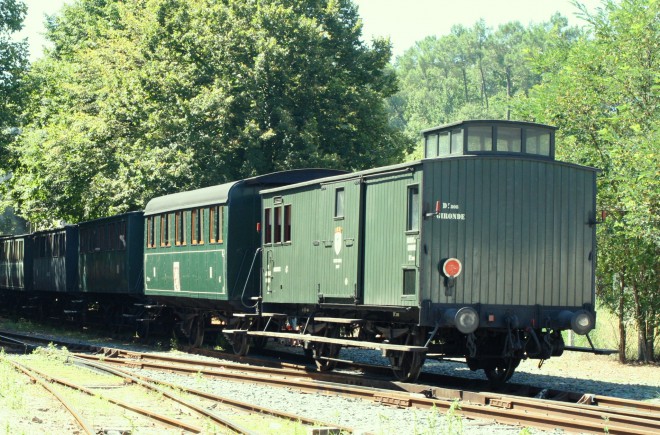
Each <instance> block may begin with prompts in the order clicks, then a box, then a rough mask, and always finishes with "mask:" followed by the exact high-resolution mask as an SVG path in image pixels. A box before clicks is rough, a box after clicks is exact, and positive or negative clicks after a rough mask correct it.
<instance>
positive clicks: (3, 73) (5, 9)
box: [0, 0, 27, 175]
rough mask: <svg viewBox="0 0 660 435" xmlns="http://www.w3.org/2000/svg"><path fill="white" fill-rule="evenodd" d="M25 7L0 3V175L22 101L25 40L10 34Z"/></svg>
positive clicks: (13, 1)
mask: <svg viewBox="0 0 660 435" xmlns="http://www.w3.org/2000/svg"><path fill="white" fill-rule="evenodd" d="M26 11H27V8H26V6H25V4H24V3H23V2H21V1H20V0H3V1H1V2H0V175H2V172H3V171H2V170H3V169H5V168H3V165H2V161H3V160H4V159H5V158H6V147H7V146H8V145H9V144H10V143H11V142H12V140H13V139H14V137H15V136H16V134H17V127H18V123H19V116H20V113H21V106H22V104H23V96H24V86H23V85H24V84H23V75H24V74H25V72H26V70H27V42H25V41H21V42H14V41H12V40H11V34H12V33H14V32H18V31H19V30H21V28H22V27H23V19H24V18H25V13H26Z"/></svg>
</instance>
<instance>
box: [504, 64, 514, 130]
mask: <svg viewBox="0 0 660 435" xmlns="http://www.w3.org/2000/svg"><path fill="white" fill-rule="evenodd" d="M505 71H506V119H507V120H510V119H511V88H512V87H513V84H512V83H511V68H510V67H508V66H507V67H506V70H505Z"/></svg>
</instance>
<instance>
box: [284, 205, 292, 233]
mask: <svg viewBox="0 0 660 435" xmlns="http://www.w3.org/2000/svg"><path fill="white" fill-rule="evenodd" d="M290 241H291V204H289V205H285V206H284V242H290Z"/></svg>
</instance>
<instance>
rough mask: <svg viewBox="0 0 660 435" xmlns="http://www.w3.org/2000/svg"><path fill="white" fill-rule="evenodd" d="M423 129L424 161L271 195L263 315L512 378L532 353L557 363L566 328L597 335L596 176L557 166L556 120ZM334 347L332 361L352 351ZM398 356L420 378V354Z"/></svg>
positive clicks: (407, 374)
mask: <svg viewBox="0 0 660 435" xmlns="http://www.w3.org/2000/svg"><path fill="white" fill-rule="evenodd" d="M423 134H424V138H425V159H423V160H421V161H416V162H410V163H406V164H401V165H396V166H390V167H385V168H378V169H373V170H367V171H362V172H356V173H352V174H346V175H340V176H335V177H330V178H325V179H321V180H314V181H310V182H307V183H301V184H297V185H291V186H284V187H281V188H275V189H268V190H264V191H262V197H263V215H262V222H263V223H264V231H263V258H264V260H263V261H264V263H263V275H262V280H263V284H262V286H263V293H262V297H263V310H264V311H270V312H287V313H295V314H296V315H297V316H301V317H303V320H305V319H307V320H305V321H306V322H307V325H306V328H307V327H309V328H310V329H309V331H308V332H312V333H315V332H316V331H315V330H314V329H313V324H314V323H315V322H314V320H315V319H318V318H322V319H323V320H322V321H321V322H319V323H322V324H332V323H333V322H334V323H336V324H346V323H347V322H348V323H353V326H355V327H358V326H359V327H360V329H361V331H360V332H361V334H362V336H365V337H367V336H371V337H372V339H373V340H377V339H380V340H384V341H385V342H387V343H390V344H391V343H395V344H396V343H398V344H406V345H411V346H424V349H426V350H427V351H428V352H429V353H434V354H439V355H441V356H443V357H444V356H459V357H466V358H467V361H468V364H469V365H470V368H472V369H474V370H476V369H484V370H485V372H486V374H487V375H488V377H489V378H491V379H493V380H496V381H505V380H507V379H508V378H509V377H510V376H511V374H512V373H513V370H514V369H515V367H516V366H517V364H518V363H519V361H520V360H521V359H524V358H539V359H546V358H549V357H550V356H556V355H560V354H561V353H562V352H563V350H564V343H563V339H562V337H561V334H560V333H559V332H560V331H562V330H569V329H572V330H573V331H575V332H577V333H580V334H585V333H588V332H589V331H590V330H591V329H592V328H593V327H594V324H595V311H594V300H595V296H594V288H595V279H594V274H595V260H596V257H595V255H596V245H595V224H596V223H597V222H596V201H595V199H596V182H595V177H596V170H594V169H593V168H588V167H583V166H578V165H574V164H568V163H563V162H558V161H555V159H554V134H555V129H554V127H550V126H545V125H540V124H534V123H526V122H512V121H464V122H460V123H456V124H451V125H446V126H441V127H436V128H433V129H430V130H426V131H424V132H423ZM310 321H311V322H310ZM310 325H311V326H310ZM325 327H326V331H327V329H328V328H327V325H326V326H325ZM333 329H335V330H336V329H337V328H333ZM319 331H323V326H321V327H320V328H319ZM321 333H322V334H326V337H328V333H327V332H321ZM335 334H336V332H335ZM333 336H336V335H333ZM326 342H328V343H330V344H328V345H326V346H325V349H326V351H325V353H324V352H320V353H319V355H320V356H321V357H327V358H326V359H330V360H331V359H332V357H333V356H334V355H336V351H337V346H338V345H340V344H341V343H340V342H338V341H332V340H329V341H328V340H326ZM328 346H330V347H328ZM332 346H335V348H334V350H332V349H330V348H331V347H332ZM322 347H323V345H317V346H316V349H321V348H322ZM328 349H330V350H328ZM383 349H385V348H383ZM410 349H411V350H419V348H412V347H411V348H410ZM393 354H394V355H395V356H394V357H393V359H392V365H393V367H394V368H395V373H397V375H398V376H400V377H401V378H402V379H412V378H414V377H416V375H417V374H418V373H419V368H420V367H421V364H422V363H423V358H420V357H419V352H418V353H415V352H403V353H402V352H394V353H393ZM397 369H398V372H397Z"/></svg>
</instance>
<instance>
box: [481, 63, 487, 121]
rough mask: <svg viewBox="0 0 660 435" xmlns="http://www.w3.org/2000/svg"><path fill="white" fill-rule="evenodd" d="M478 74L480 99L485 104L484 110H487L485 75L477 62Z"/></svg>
mask: <svg viewBox="0 0 660 435" xmlns="http://www.w3.org/2000/svg"><path fill="white" fill-rule="evenodd" d="M479 73H480V74H481V97H482V99H483V103H485V104H486V110H488V94H486V74H485V73H484V67H483V65H482V64H481V60H479Z"/></svg>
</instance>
